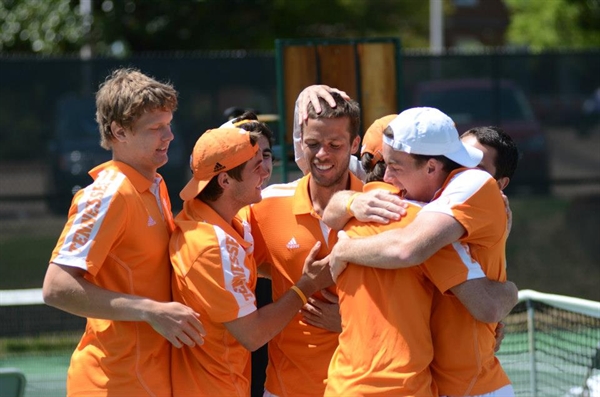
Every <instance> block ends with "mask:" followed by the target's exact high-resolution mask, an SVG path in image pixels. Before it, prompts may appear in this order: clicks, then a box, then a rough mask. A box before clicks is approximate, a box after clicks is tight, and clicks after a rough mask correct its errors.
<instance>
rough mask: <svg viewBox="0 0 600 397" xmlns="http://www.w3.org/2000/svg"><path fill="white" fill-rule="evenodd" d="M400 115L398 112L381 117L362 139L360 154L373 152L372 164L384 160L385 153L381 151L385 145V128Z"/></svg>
mask: <svg viewBox="0 0 600 397" xmlns="http://www.w3.org/2000/svg"><path fill="white" fill-rule="evenodd" d="M396 117H398V115H397V114H390V115H387V116H383V117H382V118H379V119H377V120H375V121H374V122H373V124H371V126H370V127H369V128H367V131H366V132H365V135H364V136H363V139H362V147H361V149H360V155H361V156H362V155H363V154H365V153H371V154H372V155H373V160H372V161H371V163H372V164H377V163H378V162H379V161H381V160H383V154H382V153H381V150H382V147H383V130H385V129H386V128H387V126H388V125H389V124H390V122H391V121H392V120H394V119H395V118H396Z"/></svg>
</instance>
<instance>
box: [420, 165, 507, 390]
mask: <svg viewBox="0 0 600 397" xmlns="http://www.w3.org/2000/svg"><path fill="white" fill-rule="evenodd" d="M422 211H434V212H442V213H446V214H448V215H450V216H452V217H454V218H455V219H456V220H457V221H458V222H460V223H461V224H462V225H463V226H464V228H465V229H466V230H467V232H466V235H465V236H463V238H461V240H460V242H459V243H456V244H455V245H458V244H461V245H463V246H464V247H467V248H468V251H467V253H468V254H469V256H470V257H471V258H472V260H473V261H476V262H478V263H479V264H480V265H481V267H482V269H483V271H484V272H485V275H486V277H487V278H489V279H490V280H495V281H506V257H505V245H506V237H507V233H506V221H507V218H506V209H505V206H504V202H503V200H502V197H501V194H500V190H499V188H498V186H497V184H496V181H495V180H494V179H493V178H491V177H490V176H489V174H487V173H486V172H484V171H481V170H465V169H459V170H456V171H454V172H453V173H451V174H450V175H449V177H448V179H447V180H446V183H445V184H444V186H443V187H442V190H441V191H440V192H439V193H438V196H437V197H435V199H434V201H432V202H431V203H430V204H428V205H427V206H425V207H424V208H423V210H422ZM495 329H496V323H493V324H485V323H482V322H480V321H477V320H475V319H474V318H473V316H472V315H471V314H470V313H469V311H468V310H467V309H466V308H465V307H464V306H463V305H462V304H461V303H460V301H459V300H458V299H457V298H456V297H455V296H454V295H452V294H446V295H442V294H440V293H439V292H438V293H436V294H435V296H434V306H433V316H432V319H431V333H432V336H433V342H434V350H435V358H434V361H433V363H432V372H433V376H434V379H435V381H436V383H437V384H438V387H439V389H440V394H441V395H479V394H485V393H490V392H492V391H494V390H497V389H499V388H501V387H503V386H506V385H508V384H510V380H509V379H508V377H507V376H506V373H505V372H504V370H503V369H502V366H501V365H500V362H499V361H498V359H497V358H496V356H495V354H494V347H495V343H496V342H495Z"/></svg>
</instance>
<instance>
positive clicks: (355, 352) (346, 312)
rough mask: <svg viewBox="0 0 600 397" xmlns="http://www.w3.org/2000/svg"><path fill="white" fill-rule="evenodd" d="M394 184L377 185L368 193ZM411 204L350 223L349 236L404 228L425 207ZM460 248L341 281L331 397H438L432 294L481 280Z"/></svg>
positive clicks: (358, 270)
mask: <svg viewBox="0 0 600 397" xmlns="http://www.w3.org/2000/svg"><path fill="white" fill-rule="evenodd" d="M376 188H381V189H387V190H389V191H392V192H397V189H396V188H395V187H393V186H392V185H389V184H386V183H382V182H372V183H368V184H366V185H365V188H364V190H365V191H368V190H371V189H376ZM420 204H421V203H416V202H409V206H408V208H407V214H406V216H404V217H402V218H401V219H400V220H398V221H396V222H390V223H389V224H385V225H384V224H378V223H361V222H359V221H357V220H356V219H353V220H351V221H350V222H349V223H348V224H347V225H346V227H345V228H344V230H345V231H346V233H347V234H348V236H350V237H366V236H372V235H375V234H378V233H381V232H383V231H386V230H392V229H397V228H402V227H405V226H406V225H407V224H409V223H410V222H412V221H413V220H414V218H415V217H416V216H417V214H418V212H419V211H420V210H421V206H420ZM464 253H465V250H464V249H463V248H462V247H458V249H456V247H452V246H446V247H444V248H442V249H441V250H440V251H438V252H437V253H436V254H435V255H433V256H432V257H431V258H429V259H428V260H427V261H426V262H425V263H423V264H421V265H419V266H412V267H408V268H403V269H392V270H390V269H377V268H371V267H366V266H360V265H356V264H352V263H350V264H348V267H347V268H346V270H344V272H342V273H341V274H340V276H339V277H338V280H337V290H338V296H339V300H340V314H341V316H342V333H341V334H340V337H339V346H338V348H337V350H336V351H335V353H334V355H333V358H332V359H331V364H330V367H329V375H328V380H327V389H326V391H325V395H326V396H356V395H375V394H377V395H389V396H419V397H421V396H437V395H438V394H437V393H438V390H437V388H436V385H435V382H433V380H432V375H431V372H430V369H429V365H430V363H431V361H432V360H433V354H434V352H433V342H432V340H431V333H430V318H431V305H432V299H433V294H434V291H436V290H440V291H446V290H447V289H448V288H451V287H453V286H454V285H455V284H456V283H457V282H458V280H464V279H466V278H476V277H483V274H482V272H481V269H480V268H479V266H478V265H477V264H473V263H471V262H470V261H467V262H465V261H463V260H462V257H464Z"/></svg>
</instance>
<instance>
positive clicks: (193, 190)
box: [179, 178, 212, 201]
mask: <svg viewBox="0 0 600 397" xmlns="http://www.w3.org/2000/svg"><path fill="white" fill-rule="evenodd" d="M211 179H212V178H211ZM208 182H210V180H208V181H201V180H198V179H196V178H192V179H190V181H189V182H188V183H187V184H186V185H185V186H184V187H183V189H181V192H179V197H181V199H182V200H183V201H188V200H193V199H194V198H196V196H197V195H198V194H200V192H201V191H202V190H203V189H204V188H205V187H206V185H208Z"/></svg>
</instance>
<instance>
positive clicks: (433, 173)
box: [383, 143, 448, 203]
mask: <svg viewBox="0 0 600 397" xmlns="http://www.w3.org/2000/svg"><path fill="white" fill-rule="evenodd" d="M383 158H384V159H385V163H386V165H387V167H386V170H385V175H384V177H383V180H384V181H385V182H387V183H389V184H391V185H394V186H395V187H397V188H398V189H400V191H401V192H402V195H403V197H404V198H406V199H409V200H416V201H422V202H426V203H428V202H430V201H431V200H432V199H433V196H434V195H435V193H436V192H437V191H438V190H439V189H440V188H441V187H442V185H443V182H444V180H445V178H446V177H447V175H448V172H447V171H444V169H443V168H444V165H443V164H442V163H441V162H440V161H438V160H436V159H434V158H429V159H427V160H424V161H418V160H417V159H416V158H415V157H413V156H412V155H410V154H408V153H405V152H402V151H398V150H394V149H392V147H391V146H390V145H388V144H385V143H384V144H383Z"/></svg>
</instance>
